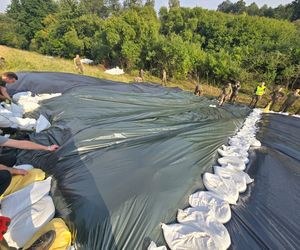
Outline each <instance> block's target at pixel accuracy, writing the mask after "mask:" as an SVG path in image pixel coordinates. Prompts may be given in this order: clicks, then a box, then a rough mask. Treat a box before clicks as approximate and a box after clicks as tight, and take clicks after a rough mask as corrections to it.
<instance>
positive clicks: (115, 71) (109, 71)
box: [104, 66, 124, 75]
mask: <svg viewBox="0 0 300 250" xmlns="http://www.w3.org/2000/svg"><path fill="white" fill-rule="evenodd" d="M104 73H106V74H110V75H122V74H124V70H123V69H120V68H119V67H118V66H117V67H115V68H112V69H107V70H105V71H104Z"/></svg>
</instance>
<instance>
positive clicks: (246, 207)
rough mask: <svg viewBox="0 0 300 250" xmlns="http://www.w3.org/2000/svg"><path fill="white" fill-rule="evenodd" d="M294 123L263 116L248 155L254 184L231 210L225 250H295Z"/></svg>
mask: <svg viewBox="0 0 300 250" xmlns="http://www.w3.org/2000/svg"><path fill="white" fill-rule="evenodd" d="M299 134H300V119H299V118H296V117H291V116H284V115H279V114H265V115H264V116H263V119H262V121H261V124H260V130H259V132H258V134H257V137H258V139H259V140H260V141H261V142H262V147H261V148H260V149H257V150H255V152H253V153H252V155H251V156H250V158H251V162H250V163H249V165H248V167H249V169H248V173H249V174H250V176H251V177H252V178H254V182H253V183H252V184H250V185H249V186H248V190H247V191H246V193H244V194H241V195H240V198H239V201H238V203H237V205H236V206H232V219H231V220H230V222H229V223H228V224H227V225H226V226H227V229H228V231H229V233H230V236H231V242H232V244H231V247H230V249H249V250H250V249H299V246H300V223H299V222H300V210H299V207H300V154H299V151H300V136H299Z"/></svg>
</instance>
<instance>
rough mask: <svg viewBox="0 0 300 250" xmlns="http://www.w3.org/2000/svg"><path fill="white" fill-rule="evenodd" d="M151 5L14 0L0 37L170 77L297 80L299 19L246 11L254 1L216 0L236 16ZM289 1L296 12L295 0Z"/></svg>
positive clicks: (0, 20)
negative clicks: (273, 17)
mask: <svg viewBox="0 0 300 250" xmlns="http://www.w3.org/2000/svg"><path fill="white" fill-rule="evenodd" d="M153 6H154V1H153V0H147V1H146V3H145V5H143V3H142V1H140V0H127V1H125V2H124V6H123V8H122V7H121V5H120V3H119V1H117V0H107V1H95V0H80V1H77V0H60V1H53V0H47V1H45V0H22V1H20V0H13V1H12V4H11V6H10V7H9V8H8V11H7V14H2V15H0V29H1V34H0V43H1V44H6V45H8V46H13V47H18V48H25V49H31V50H35V51H38V52H40V53H43V54H48V55H55V56H62V57H66V58H72V57H73V56H75V55H76V54H80V55H84V56H86V57H88V58H91V59H93V60H95V61H96V62H98V63H103V64H105V65H107V66H117V65H118V66H121V67H123V68H125V69H126V70H136V69H139V68H144V69H145V70H148V71H149V72H151V73H152V74H154V75H157V76H161V72H162V70H163V69H165V70H166V71H167V73H168V76H169V77H173V78H176V79H183V78H186V77H188V76H189V77H190V76H192V77H194V78H197V79H198V78H200V79H205V80H208V81H213V82H216V83H223V82H226V81H228V80H237V79H238V80H241V81H243V82H249V83H250V82H256V81H261V80H264V81H268V82H270V83H278V84H284V85H286V86H290V87H291V86H295V85H297V84H298V85H299V82H300V81H299V78H300V28H299V27H300V25H299V21H295V22H293V23H292V22H290V21H283V20H276V19H271V18H266V17H259V16H250V15H251V13H252V14H253V15H255V13H256V12H255V11H257V8H256V7H255V6H254V5H253V4H252V5H250V6H246V5H245V3H244V2H243V1H239V2H237V3H236V4H234V6H233V5H232V3H231V2H230V1H226V2H224V3H222V4H221V5H220V6H219V9H220V10H222V11H225V12H230V13H235V15H233V14H226V13H222V12H220V11H209V10H204V9H202V8H199V7H196V8H181V7H180V3H179V1H177V0H176V1H170V2H169V9H167V8H166V7H162V8H161V9H160V11H159V15H158V16H157V13H156V12H155V10H154V8H153ZM289 6H292V7H291V8H292V12H290V13H293V15H294V16H295V15H296V14H297V13H298V12H297V11H298V10H299V0H296V1H294V2H293V3H292V5H289ZM250 7H251V8H250ZM226 8H227V9H226ZM230 8H231V9H232V10H231V11H226V10H228V9H230ZM258 10H261V9H258ZM282 11H286V9H282ZM246 12H247V13H248V14H249V15H248V14H246ZM277 12H280V11H279V9H277ZM237 13H240V14H239V15H237ZM277 15H279V14H278V13H277ZM291 15H292V14H291ZM2 31H3V32H2Z"/></svg>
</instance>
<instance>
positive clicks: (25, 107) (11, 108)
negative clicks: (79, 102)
mask: <svg viewBox="0 0 300 250" xmlns="http://www.w3.org/2000/svg"><path fill="white" fill-rule="evenodd" d="M59 95H61V94H60V93H58V94H41V95H35V96H33V95H32V93H31V92H30V91H27V92H20V93H17V94H15V95H13V97H12V99H13V101H14V102H12V103H11V104H7V103H5V102H2V103H1V105H0V127H2V128H7V127H11V128H18V129H22V130H29V131H32V130H35V131H36V132H38V133H39V132H41V131H43V130H45V129H47V128H49V127H50V126H51V124H50V122H49V121H48V120H47V119H46V118H45V117H44V116H43V115H40V117H39V118H38V120H36V119H33V118H24V114H25V113H27V112H32V111H34V110H35V109H37V108H38V107H40V105H39V102H40V101H42V100H46V99H50V98H53V97H57V96H59Z"/></svg>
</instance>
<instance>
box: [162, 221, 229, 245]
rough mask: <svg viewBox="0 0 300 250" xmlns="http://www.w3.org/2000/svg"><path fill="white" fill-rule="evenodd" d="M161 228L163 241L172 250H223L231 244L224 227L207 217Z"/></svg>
mask: <svg viewBox="0 0 300 250" xmlns="http://www.w3.org/2000/svg"><path fill="white" fill-rule="evenodd" d="M162 228H163V233H164V237H165V240H166V242H167V244H168V246H169V247H170V248H171V249H172V250H183V249H188V250H191V249H195V250H196V249H201V250H202V249H207V250H208V249H219V250H225V249H227V248H228V247H229V246H230V244H231V240H230V236H229V233H228V231H227V229H226V227H225V226H224V225H223V224H221V223H219V222H217V221H212V220H211V219H210V218H209V217H204V218H203V220H202V221H201V220H198V221H197V223H193V222H190V223H187V224H185V223H184V224H172V225H165V224H163V226H162Z"/></svg>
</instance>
